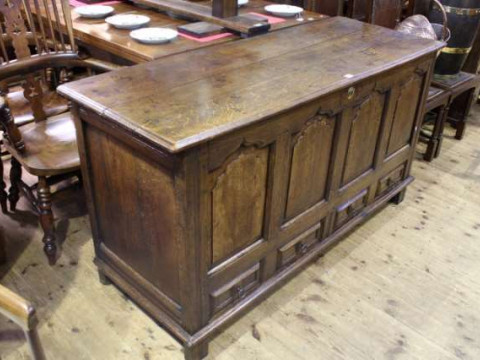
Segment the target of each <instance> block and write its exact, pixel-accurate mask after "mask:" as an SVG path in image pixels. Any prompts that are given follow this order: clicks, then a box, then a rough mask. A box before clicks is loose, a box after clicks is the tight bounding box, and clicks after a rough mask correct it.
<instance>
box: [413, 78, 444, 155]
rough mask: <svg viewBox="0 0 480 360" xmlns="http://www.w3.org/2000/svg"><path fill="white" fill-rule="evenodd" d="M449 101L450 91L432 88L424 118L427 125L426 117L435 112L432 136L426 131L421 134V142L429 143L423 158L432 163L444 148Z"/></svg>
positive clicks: (429, 91)
mask: <svg viewBox="0 0 480 360" xmlns="http://www.w3.org/2000/svg"><path fill="white" fill-rule="evenodd" d="M449 101H450V91H448V90H444V89H441V88H438V87H434V86H430V89H429V90H428V97H427V103H426V104H425V110H424V112H423V117H424V123H425V117H426V115H427V113H429V112H435V121H434V124H433V130H432V132H431V134H429V133H426V132H424V131H422V132H421V133H420V140H421V141H424V142H426V143H427V151H426V152H425V154H424V155H423V158H424V159H425V160H426V161H432V160H433V159H434V158H436V157H438V155H439V154H440V148H441V146H442V139H443V128H444V126H445V120H446V118H447V113H448V104H449Z"/></svg>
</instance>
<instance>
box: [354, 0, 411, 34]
mask: <svg viewBox="0 0 480 360" xmlns="http://www.w3.org/2000/svg"><path fill="white" fill-rule="evenodd" d="M402 4H403V0H348V4H347V11H346V15H347V16H348V17H351V18H353V19H357V20H360V21H365V22H368V23H370V24H375V25H380V26H384V27H388V28H391V29H393V28H394V27H395V26H396V25H397V23H398V22H399V21H400V19H401V16H402Z"/></svg>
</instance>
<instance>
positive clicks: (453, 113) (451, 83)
mask: <svg viewBox="0 0 480 360" xmlns="http://www.w3.org/2000/svg"><path fill="white" fill-rule="evenodd" d="M479 83H480V76H478V75H475V74H470V73H466V72H463V71H462V72H460V73H458V74H457V75H454V76H448V77H446V76H439V75H435V76H434V77H433V82H432V85H433V86H435V87H438V88H441V89H444V90H448V91H450V100H449V105H448V108H449V110H448V114H447V121H449V122H451V123H453V124H454V125H455V128H456V129H457V132H456V134H455V139H458V140H461V139H462V138H463V135H464V133H465V124H466V121H467V116H468V114H469V112H470V108H471V106H472V102H473V98H474V96H475V93H476V91H477V88H478V86H479Z"/></svg>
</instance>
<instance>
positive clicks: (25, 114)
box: [7, 89, 68, 126]
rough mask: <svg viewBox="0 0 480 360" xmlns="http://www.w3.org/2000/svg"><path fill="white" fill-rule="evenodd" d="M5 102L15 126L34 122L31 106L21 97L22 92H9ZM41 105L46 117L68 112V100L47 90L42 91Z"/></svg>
mask: <svg viewBox="0 0 480 360" xmlns="http://www.w3.org/2000/svg"><path fill="white" fill-rule="evenodd" d="M7 101H8V107H9V108H10V111H11V112H12V115H13V118H14V119H15V124H17V126H22V125H24V124H27V123H29V122H32V121H33V120H34V119H33V112H32V109H31V105H30V103H29V102H28V100H27V99H25V97H24V96H23V90H16V91H11V92H9V93H8V95H7ZM42 105H43V110H44V111H45V113H46V115H47V117H52V116H55V115H58V114H62V113H65V112H67V111H68V100H67V99H65V98H64V97H62V96H60V95H58V94H57V93H56V92H55V91H51V90H48V89H44V94H43V98H42Z"/></svg>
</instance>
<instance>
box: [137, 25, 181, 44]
mask: <svg viewBox="0 0 480 360" xmlns="http://www.w3.org/2000/svg"><path fill="white" fill-rule="evenodd" d="M177 36H178V31H177V30H173V29H167V28H144V29H138V30H133V31H132V32H130V37H131V38H133V39H135V40H137V41H139V42H141V43H144V44H163V43H166V42H169V41H172V40H173V39H175V38H176V37H177Z"/></svg>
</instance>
